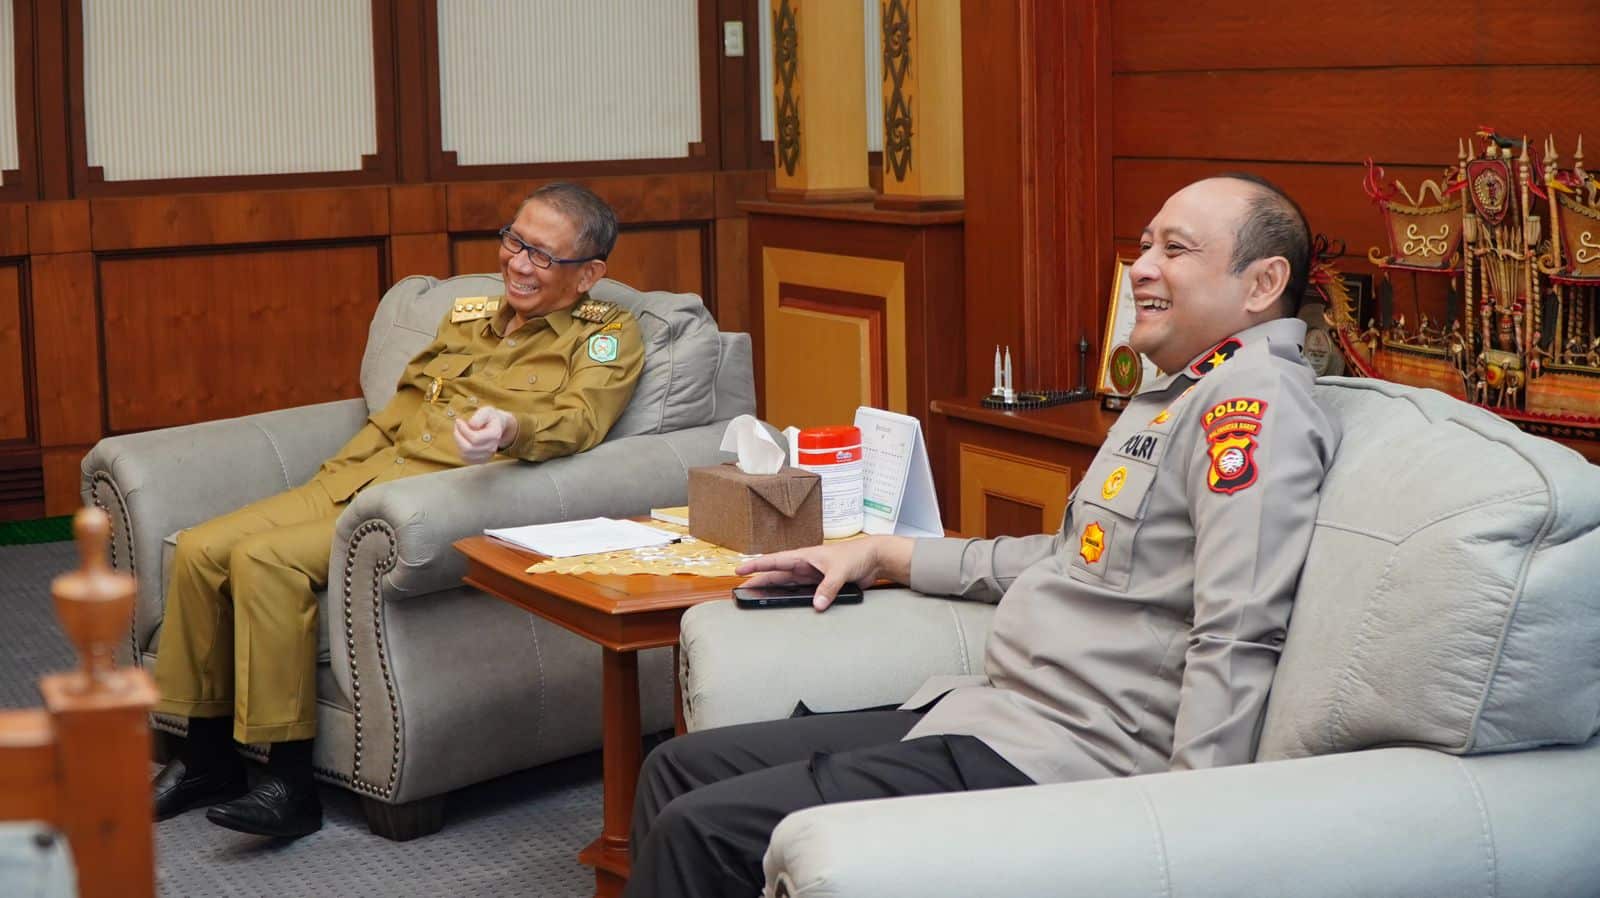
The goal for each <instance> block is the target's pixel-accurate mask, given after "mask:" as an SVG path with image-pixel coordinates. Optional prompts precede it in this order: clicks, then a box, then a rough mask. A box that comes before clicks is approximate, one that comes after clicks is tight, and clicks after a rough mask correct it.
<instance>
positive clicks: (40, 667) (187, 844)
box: [0, 542, 601, 898]
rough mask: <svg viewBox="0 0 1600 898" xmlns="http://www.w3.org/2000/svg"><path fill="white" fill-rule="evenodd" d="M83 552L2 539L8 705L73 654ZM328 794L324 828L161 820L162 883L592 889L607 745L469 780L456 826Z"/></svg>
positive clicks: (428, 890)
mask: <svg viewBox="0 0 1600 898" xmlns="http://www.w3.org/2000/svg"><path fill="white" fill-rule="evenodd" d="M76 563H77V558H76V554H75V553H74V551H73V547H72V544H71V543H64V542H63V543H44V544H40V545H32V546H7V547H0V708H19V707H29V706H35V705H38V704H39V694H38V690H37V688H36V687H35V685H34V684H35V683H36V682H37V681H38V678H39V676H40V675H41V674H44V673H48V672H50V671H55V670H62V669H65V668H68V667H71V666H72V665H73V664H74V663H75V661H74V655H73V651H72V647H71V646H70V645H68V643H67V641H66V639H65V638H64V637H63V636H62V635H61V631H60V629H59V627H58V626H57V624H56V620H55V611H54V608H53V607H52V604H51V600H50V579H51V578H52V577H54V576H55V575H56V574H58V573H61V572H62V571H65V570H68V569H69V568H71V567H72V566H73V565H75V564H76ZM153 769H154V768H152V770H153ZM322 800H323V807H324V812H325V814H326V819H325V822H324V823H323V827H322V831H321V832H319V833H317V834H315V835H312V836H309V837H307V838H304V839H299V840H297V841H293V842H278V841H274V840H271V839H262V838H258V837H256V836H248V835H243V834H241V833H235V832H230V831H228V830H225V829H221V828H219V827H216V826H213V825H212V824H211V823H209V822H207V820H206V819H205V812H204V811H200V810H195V811H190V812H189V813H187V814H184V815H183V816H181V817H177V818H174V819H172V820H168V821H166V822H164V823H160V824H158V825H157V826H156V853H157V867H158V869H157V882H158V885H159V889H158V892H159V894H161V895H163V896H185V898H188V896H212V895H217V896H229V898H243V896H270V898H299V896H306V898H325V896H347V895H348V896H367V895H371V896H397V898H399V896H426V898H445V896H463V898H466V896H485V898H487V896H496V898H498V896H507V895H531V896H578V895H590V894H593V891H594V874H593V872H591V871H590V870H589V869H588V868H587V867H583V866H581V865H579V864H578V861H577V854H578V851H579V849H581V848H582V847H583V846H584V845H587V844H588V843H589V842H590V841H591V840H592V839H593V838H594V837H595V836H596V835H598V834H599V832H600V822H601V812H600V757H599V755H598V754H592V755H586V756H583V757H580V758H574V759H571V760H568V761H562V762H559V763H556V764H550V765H546V766H544V767H541V768H539V769H537V770H530V771H526V772H523V773H519V774H514V775H512V776H507V777H502V778H500V779H497V780H492V781H490V782H487V783H481V784H479V785H477V786H473V787H471V788H468V789H463V790H461V791H459V792H457V793H455V794H453V795H451V796H450V800H449V804H448V806H447V810H446V822H445V828H444V830H443V831H442V832H439V833H436V834H434V835H431V836H425V837H423V838H421V839H417V840H414V841H411V842H390V841H388V840H385V839H381V838H379V837H377V836H374V835H372V834H371V833H370V832H368V831H367V826H366V821H365V819H364V818H363V817H362V814H361V803H360V801H359V800H357V798H356V796H354V795H353V794H351V793H349V792H346V791H344V790H342V789H335V788H331V787H324V788H323V790H322ZM3 886H4V884H3V883H0V893H3V892H4V891H5V889H4V887H3Z"/></svg>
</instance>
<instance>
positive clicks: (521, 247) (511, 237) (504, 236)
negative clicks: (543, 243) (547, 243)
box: [500, 225, 605, 268]
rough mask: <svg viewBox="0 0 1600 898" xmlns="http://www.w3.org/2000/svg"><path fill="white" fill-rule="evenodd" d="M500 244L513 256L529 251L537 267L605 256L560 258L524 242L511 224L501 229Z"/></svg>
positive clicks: (571, 263) (576, 262)
mask: <svg viewBox="0 0 1600 898" xmlns="http://www.w3.org/2000/svg"><path fill="white" fill-rule="evenodd" d="M500 245H501V246H503V247H505V248H506V251H507V252H509V253H511V254H512V255H513V256H514V255H516V254H517V253H527V254H528V261H529V262H532V263H533V267H535V268H549V267H550V266H551V265H581V264H583V263H584V262H593V261H596V260H598V259H604V258H605V256H585V257H583V258H582V259H558V258H556V257H555V256H552V255H550V254H549V253H547V252H545V251H544V250H542V249H540V248H538V247H537V246H529V245H528V244H526V243H523V242H522V238H521V237H518V236H517V235H516V234H515V233H514V232H513V231H512V230H511V225H506V226H505V227H503V228H501V229H500Z"/></svg>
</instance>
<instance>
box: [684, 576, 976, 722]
mask: <svg viewBox="0 0 1600 898" xmlns="http://www.w3.org/2000/svg"><path fill="white" fill-rule="evenodd" d="M993 614H994V606H992V605H986V604H982V603H979V602H963V601H957V600H953V599H942V598H933V597H930V596H925V595H922V594H920V593H917V592H913V591H912V590H909V589H898V588H896V589H872V590H868V591H867V596H866V601H864V602H863V603H862V604H860V605H838V606H835V607H833V608H830V609H828V610H827V611H826V612H824V613H822V614H818V613H817V612H815V611H813V610H811V609H809V608H769V609H763V610H760V611H746V610H743V609H740V608H738V607H737V606H735V605H734V604H733V602H731V601H729V602H711V603H707V604H704V605H697V606H695V607H694V608H691V609H689V611H688V612H686V613H685V614H684V616H683V624H682V627H681V630H680V635H679V645H680V647H681V649H682V655H681V656H680V665H681V668H680V671H679V677H680V679H681V682H682V683H683V711H684V719H685V721H686V722H687V724H688V727H689V729H690V730H691V731H693V730H703V729H709V728H711V727H719V726H729V725H731V724H736V723H749V722H752V721H757V720H772V719H775V718H779V717H787V716H788V715H789V714H790V713H791V712H792V711H793V710H794V707H795V703H796V702H799V701H804V702H805V703H806V705H807V707H809V708H811V709H812V710H814V711H842V710H849V709H854V708H868V707H874V706H878V705H887V704H898V703H900V702H903V701H905V700H906V699H908V698H910V697H911V694H912V693H913V692H915V691H916V690H917V688H918V687H919V686H921V685H922V684H923V683H924V682H925V681H926V680H927V679H928V678H929V677H932V676H936V675H940V674H978V673H982V672H983V643H984V640H985V639H986V638H987V637H988V635H989V620H990V618H991V616H992V615H993ZM886 634H893V637H892V638H885V635H886Z"/></svg>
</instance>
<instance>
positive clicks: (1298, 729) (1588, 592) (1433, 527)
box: [1258, 378, 1600, 760]
mask: <svg viewBox="0 0 1600 898" xmlns="http://www.w3.org/2000/svg"><path fill="white" fill-rule="evenodd" d="M1316 397H1317V401H1318V402H1319V403H1320V404H1321V405H1322V407H1323V408H1324V409H1326V410H1327V411H1328V412H1329V413H1330V414H1331V415H1333V416H1334V417H1336V418H1337V419H1338V421H1339V422H1340V424H1341V425H1342V427H1343V430H1344V438H1343V441H1342V442H1341V444H1340V447H1339V452H1338V455H1337V456H1336V457H1335V459H1334V462H1333V465H1332V467H1331V468H1330V469H1329V471H1328V476H1327V480H1326V481H1325V482H1324V484H1323V488H1322V498H1321V505H1320V507H1319V509H1318V513H1317V524H1316V530H1315V533H1314V536H1313V538H1312V542H1311V547H1310V553H1309V555H1308V557H1307V560H1306V566H1305V570H1304V572H1303V573H1302V575H1301V578H1300V587H1299V593H1298V596H1297V598H1296V601H1295V607H1294V615H1293V618H1292V620H1291V621H1290V625H1289V636H1288V641H1287V643H1286V644H1285V647H1284V653H1283V658H1282V661H1281V663H1280V664H1279V666H1278V672H1277V677H1276V679H1275V680H1274V683H1273V688H1272V694H1271V697H1270V699H1269V701H1268V706H1267V713H1266V719H1265V723H1264V725H1263V729H1262V734H1261V741H1260V745H1259V750H1258V757H1259V758H1260V759H1261V760H1269V759H1276V758H1286V757H1298V756H1303V755H1310V754H1322V753H1327V752H1338V751H1349V750H1354V749H1360V748H1367V747H1372V746H1376V745H1396V744H1412V745H1424V746H1429V747H1432V748H1436V749H1440V750H1443V751H1448V752H1454V753H1463V754H1465V753H1473V752H1484V751H1502V750H1511V749H1517V748H1526V747H1531V746H1536V745H1544V744H1551V743H1573V742H1583V741H1586V740H1587V739H1588V738H1589V737H1590V736H1592V735H1594V734H1595V733H1596V731H1597V729H1600V588H1597V587H1596V584H1597V583H1600V530H1597V527H1600V468H1595V467H1593V466H1591V465H1589V464H1588V463H1587V462H1585V461H1584V459H1583V458H1582V457H1580V456H1579V455H1578V454H1577V453H1575V452H1573V451H1572V450H1570V449H1567V448H1565V447H1563V446H1560V445H1558V444H1556V443H1553V442H1550V441H1548V440H1544V439H1539V438H1536V437H1532V436H1528V435H1527V434H1524V433H1522V432H1520V431H1518V430H1517V429H1516V428H1515V427H1513V426H1512V425H1511V424H1509V423H1507V422H1506V421H1504V420H1502V419H1501V418H1499V417H1497V416H1495V415H1493V414H1491V413H1489V412H1486V411H1484V410H1482V409H1478V408H1474V407H1472V406H1470V405H1467V404H1465V403H1462V402H1459V401H1457V400H1454V399H1451V398H1450V397H1448V396H1445V395H1444V394H1442V393H1439V392H1437V391H1433V390H1418V389H1413V388H1409V387H1404V386H1400V385H1397V384H1391V383H1388V382H1385V381H1373V380H1352V379H1347V378H1323V379H1322V380H1320V381H1319V382H1318V386H1317V388H1316Z"/></svg>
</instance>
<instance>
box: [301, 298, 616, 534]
mask: <svg viewBox="0 0 1600 898" xmlns="http://www.w3.org/2000/svg"><path fill="white" fill-rule="evenodd" d="M457 305H461V302H460V301H458V303H457ZM453 314H456V313H455V310H454V309H452V313H449V314H446V315H445V317H444V320H443V321H442V322H440V324H439V332H438V336H437V337H436V338H435V339H434V341H433V342H432V343H431V344H429V345H428V348H426V349H424V350H423V351H422V352H421V353H419V354H418V355H417V357H416V358H414V359H412V360H411V363H410V364H409V365H407V366H406V370H405V373H404V374H402V375H401V376H400V384H399V387H398V388H397V389H396V391H395V395H394V398H393V399H391V400H389V404H388V405H386V406H384V407H383V410H382V411H380V412H378V413H377V414H375V415H372V416H371V417H370V418H368V419H367V423H366V425H364V426H363V427H362V428H361V430H360V431H358V432H357V433H356V435H355V436H354V437H352V438H351V439H350V441H349V442H348V443H346V444H345V445H344V447H343V448H342V449H340V450H339V451H338V453H336V454H335V455H334V456H333V457H332V458H330V459H328V460H327V461H326V462H323V464H322V467H321V468H320V469H319V470H318V471H317V474H316V477H315V478H314V479H315V480H317V481H320V482H321V483H322V484H323V485H324V486H325V487H327V489H328V494H329V496H331V497H332V499H333V500H334V501H335V502H341V501H343V500H345V499H348V498H349V497H350V496H352V495H354V494H355V493H356V491H358V490H360V489H362V488H363V487H365V486H368V485H370V484H375V483H384V482H387V481H390V480H396V479H399V478H401V477H408V476H411V475H413V474H425V473H428V472H430V471H442V470H445V469H448V468H457V467H461V466H462V465H463V464H464V462H463V461H462V459H461V455H460V452H459V450H457V448H456V441H455V433H454V432H455V424H456V420H457V419H459V418H463V417H465V418H470V417H472V414H473V412H476V411H477V410H478V409H479V408H481V407H482V406H486V405H489V406H494V407H495V408H497V409H500V410H501V411H505V412H510V413H511V414H512V415H514V416H515V417H516V419H517V438H516V440H515V441H514V442H512V443H511V445H509V446H507V447H506V448H505V449H503V450H501V451H502V454H504V455H506V456H510V457H512V458H520V459H522V460H524V461H542V460H544V459H547V458H556V457H559V456H563V455H572V454H573V453H577V452H582V451H584V450H585V449H588V448H590V447H592V446H594V445H595V444H597V443H599V442H600V441H601V440H602V439H604V438H605V435H606V432H607V431H609V430H610V429H611V425H612V424H614V423H616V420H617V418H618V417H620V416H621V415H622V410H623V408H624V407H625V406H626V405H627V404H628V400H629V399H630V398H632V396H633V388H634V385H635V383H636V382H637V381H638V379H639V372H640V370H642V368H643V367H644V344H643V341H642V339H641V338H640V335H639V327H638V325H637V324H636V323H634V320H633V316H632V315H630V314H629V313H628V312H627V310H625V309H622V308H620V307H618V306H615V305H612V304H610V303H600V302H591V301H589V299H588V297H587V295H585V296H583V297H580V298H579V300H578V302H577V303H576V304H574V305H573V306H572V307H571V308H569V309H563V310H560V311H556V312H551V313H550V314H548V315H546V316H544V317H542V318H534V319H531V320H529V321H528V322H527V323H525V324H523V325H522V327H520V328H518V329H517V330H516V332H515V333H513V334H511V335H509V336H507V335H506V333H505V329H506V326H507V325H508V324H510V321H511V314H512V311H511V307H510V306H508V305H505V304H504V302H503V301H502V302H501V303H500V307H499V311H498V312H496V313H494V314H492V315H490V314H479V315H478V316H476V317H473V318H471V319H470V320H465V321H456V322H452V321H451V318H452V315H453ZM579 316H582V317H579ZM585 317H587V318H593V319H596V320H584V318H585Z"/></svg>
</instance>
